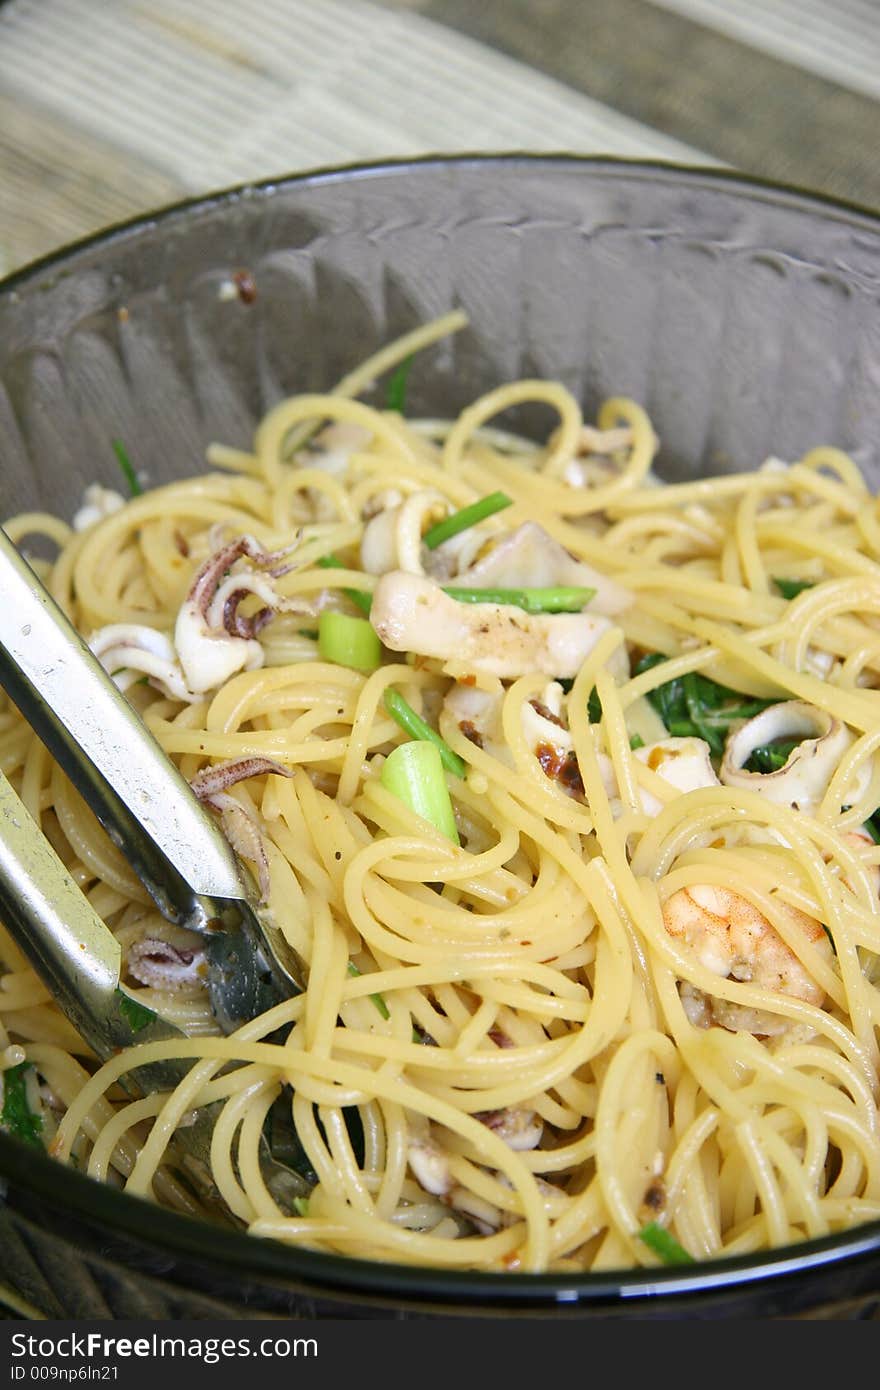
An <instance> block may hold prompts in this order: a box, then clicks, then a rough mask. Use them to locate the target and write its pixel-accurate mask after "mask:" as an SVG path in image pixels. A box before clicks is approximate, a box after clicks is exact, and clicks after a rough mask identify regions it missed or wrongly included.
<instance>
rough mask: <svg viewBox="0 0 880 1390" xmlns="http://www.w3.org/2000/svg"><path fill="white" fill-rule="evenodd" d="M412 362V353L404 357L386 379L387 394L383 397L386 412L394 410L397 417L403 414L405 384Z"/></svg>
mask: <svg viewBox="0 0 880 1390" xmlns="http://www.w3.org/2000/svg"><path fill="white" fill-rule="evenodd" d="M413 360H414V354H413V353H410V355H409V357H404V359H403V361H402V362H401V364H400V366H399V367H397V368H396V370H395V371H393V372H392V373H391V376H390V377H389V378H388V393H387V395H386V397H385V409H386V410H396V411H397V412H398V414H399V415H402V414H403V408H404V406H405V404H406V383H407V378H408V377H409V373H410V368H411V367H412V364H413Z"/></svg>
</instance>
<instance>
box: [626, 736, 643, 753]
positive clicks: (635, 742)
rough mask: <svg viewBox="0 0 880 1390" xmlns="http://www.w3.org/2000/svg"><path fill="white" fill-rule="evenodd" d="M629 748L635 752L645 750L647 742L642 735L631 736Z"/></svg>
mask: <svg viewBox="0 0 880 1390" xmlns="http://www.w3.org/2000/svg"><path fill="white" fill-rule="evenodd" d="M629 746H630V748H631V749H632V751H633V752H635V751H636V749H637V748H644V746H645V740H644V739H643V738H642V736H641V734H630V739H629Z"/></svg>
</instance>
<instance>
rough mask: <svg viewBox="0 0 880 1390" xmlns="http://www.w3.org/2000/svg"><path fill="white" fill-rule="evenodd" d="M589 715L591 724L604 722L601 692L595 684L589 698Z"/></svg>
mask: <svg viewBox="0 0 880 1390" xmlns="http://www.w3.org/2000/svg"><path fill="white" fill-rule="evenodd" d="M587 717H588V718H589V721H590V723H591V724H600V723H601V722H602V701H601V700H600V699H599V692H598V690H597V689H596V687H595V686H593V689H592V690H591V691H590V694H589V696H588V698H587Z"/></svg>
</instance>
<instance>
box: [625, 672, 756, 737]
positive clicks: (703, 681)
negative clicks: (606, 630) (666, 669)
mask: <svg viewBox="0 0 880 1390" xmlns="http://www.w3.org/2000/svg"><path fill="white" fill-rule="evenodd" d="M666 660H668V658H667V657H665V656H663V654H662V653H661V652H649V653H648V654H647V655H646V656H643V657H642V659H641V660H640V661H639V663H638V665H637V666H636V675H640V674H641V673H642V672H643V671H650V670H652V669H653V667H655V666H658V665H660V663H661V662H663V661H666ZM648 699H649V700H650V702H651V704H652V705H653V706H654V708H655V710H656V711H657V713H658V714H659V715H660V718H661V719H662V720H663V723H664V724H665V725H666V727H667V729H668V730H669V732H670V734H672V735H673V737H676V738H701V739H704V740H705V742H706V743H708V745H709V747H710V749H711V750H712V752H713V753H714V754H715V755H716V756H717V757H720V756H721V754H722V753H723V752H724V743H725V740H726V738H727V735H728V734H729V733H730V729H731V725H733V724H735V723H739V722H741V721H742V720H745V719H751V718H753V716H754V715H756V714H760V712H761V710H763V709H766V708H767V706H768V705H773V704H775V703H776V701H775V700H763V699H752V698H750V697H749V696H747V695H743V694H741V693H740V691H738V690H731V689H730V688H729V687H728V686H726V685H721V684H719V682H718V681H713V680H710V678H709V677H708V676H703V675H700V674H699V673H698V672H696V671H689V672H688V674H687V675H685V676H675V677H673V679H672V680H671V681H666V682H664V684H663V685H658V686H657V687H656V688H655V689H654V690H651V691H649V692H648Z"/></svg>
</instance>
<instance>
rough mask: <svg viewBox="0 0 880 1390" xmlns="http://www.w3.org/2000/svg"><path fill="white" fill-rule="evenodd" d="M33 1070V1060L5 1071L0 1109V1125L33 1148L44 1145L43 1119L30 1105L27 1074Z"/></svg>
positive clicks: (20, 1063) (39, 1147)
mask: <svg viewBox="0 0 880 1390" xmlns="http://www.w3.org/2000/svg"><path fill="white" fill-rule="evenodd" d="M29 1071H33V1064H32V1063H31V1062H19V1064H18V1066H16V1067H7V1069H6V1071H4V1072H3V1109H2V1111H0V1125H2V1127H3V1129H5V1130H8V1132H9V1133H10V1134H12V1135H14V1136H15V1138H16V1139H21V1140H22V1142H23V1143H25V1144H30V1145H32V1147H33V1148H36V1149H41V1148H42V1147H43V1144H42V1141H41V1139H40V1135H41V1133H42V1131H43V1121H42V1117H41V1116H40V1115H35V1114H34V1112H33V1111H32V1110H31V1108H30V1106H29V1105H28V1098H27V1074H28V1072H29Z"/></svg>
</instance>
